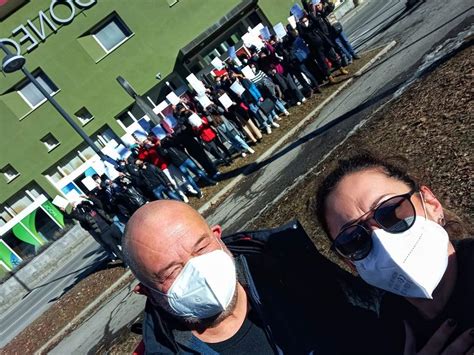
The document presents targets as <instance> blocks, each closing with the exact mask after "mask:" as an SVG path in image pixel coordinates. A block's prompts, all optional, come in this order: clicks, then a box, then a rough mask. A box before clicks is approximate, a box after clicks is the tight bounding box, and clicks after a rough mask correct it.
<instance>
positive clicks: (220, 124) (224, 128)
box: [212, 113, 255, 158]
mask: <svg viewBox="0 0 474 355" xmlns="http://www.w3.org/2000/svg"><path fill="white" fill-rule="evenodd" d="M212 124H213V125H214V127H216V130H217V131H218V132H219V133H220V134H221V135H222V136H224V137H225V138H226V139H227V140H228V141H229V143H230V144H231V145H232V146H233V147H234V148H235V150H237V151H238V152H239V153H240V154H241V155H242V157H244V158H245V157H246V155H247V153H250V154H253V153H255V151H254V150H253V149H252V148H250V146H249V145H248V144H247V142H246V141H245V140H244V138H243V136H242V135H241V133H240V132H239V131H238V130H237V128H236V127H235V126H234V125H233V124H232V123H231V122H230V121H229V120H227V119H226V118H225V117H224V116H222V115H219V114H217V113H215V114H212ZM246 152H247V153H246Z"/></svg>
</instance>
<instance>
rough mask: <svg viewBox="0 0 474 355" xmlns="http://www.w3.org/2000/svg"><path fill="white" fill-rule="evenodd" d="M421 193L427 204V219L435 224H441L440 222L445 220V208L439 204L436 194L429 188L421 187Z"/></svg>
mask: <svg viewBox="0 0 474 355" xmlns="http://www.w3.org/2000/svg"><path fill="white" fill-rule="evenodd" d="M420 192H421V195H422V198H423V201H424V202H425V208H426V214H427V217H429V218H430V219H432V220H433V221H434V222H436V223H439V221H440V220H442V219H444V213H443V206H441V202H439V200H438V199H437V198H436V196H435V195H434V193H433V192H432V191H431V190H430V189H429V188H428V187H427V186H424V185H423V186H421V187H420Z"/></svg>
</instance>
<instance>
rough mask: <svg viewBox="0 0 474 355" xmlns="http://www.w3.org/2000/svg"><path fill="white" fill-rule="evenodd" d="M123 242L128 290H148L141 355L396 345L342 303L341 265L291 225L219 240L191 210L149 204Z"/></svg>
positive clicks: (217, 230) (369, 317) (371, 317)
mask: <svg viewBox="0 0 474 355" xmlns="http://www.w3.org/2000/svg"><path fill="white" fill-rule="evenodd" d="M158 216H159V218H157V217H158ZM150 231H153V233H150ZM123 245H124V254H125V259H126V262H127V264H128V265H129V266H130V269H131V270H132V272H133V274H134V275H135V276H136V278H137V279H138V280H139V281H140V284H139V285H138V286H136V287H135V290H134V291H135V292H136V293H140V294H143V295H146V296H147V302H146V306H145V316H144V321H143V326H142V329H143V343H144V353H146V354H348V353H353V354H356V353H358V354H391V353H399V352H398V350H400V347H401V346H402V345H403V340H401V339H400V338H399V337H398V333H397V332H396V331H395V330H393V331H392V329H389V330H387V329H386V328H384V327H383V326H382V325H381V324H380V323H379V322H378V321H377V319H376V316H375V313H372V312H369V311H368V310H363V309H362V308H356V307H354V306H352V305H350V304H349V303H348V302H347V301H346V296H345V293H344V292H343V291H342V289H341V286H340V283H339V281H340V280H339V274H341V273H342V270H341V269H339V268H338V267H337V266H336V265H335V264H333V263H331V262H330V261H329V260H327V259H325V258H324V257H323V256H322V255H321V254H319V252H318V251H317V250H316V248H315V247H314V244H313V243H312V242H311V240H310V239H309V237H308V236H307V235H306V233H305V232H304V230H303V228H302V227H301V225H300V224H299V223H298V222H292V223H289V224H288V225H285V226H283V227H281V228H277V229H274V230H263V231H258V232H240V233H236V234H233V235H230V236H225V237H223V231H222V228H221V227H220V226H219V225H213V226H209V225H208V224H207V222H206V221H205V220H204V218H203V217H201V215H200V214H199V213H198V212H197V211H196V210H194V209H192V208H191V207H189V206H186V205H185V204H183V203H180V202H176V201H156V202H151V203H149V204H147V205H145V206H143V207H142V208H140V209H139V210H138V211H137V212H136V213H135V214H134V215H133V216H132V218H131V219H130V221H129V223H128V225H127V228H126V231H125V236H124V243H123ZM347 275H348V277H352V276H350V275H349V274H347ZM400 328H403V326H401V327H400ZM389 331H390V332H391V333H388V332H389ZM400 332H401V329H400ZM142 350H143V349H142Z"/></svg>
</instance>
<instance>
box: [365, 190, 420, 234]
mask: <svg viewBox="0 0 474 355" xmlns="http://www.w3.org/2000/svg"><path fill="white" fill-rule="evenodd" d="M415 215H416V213H415V207H414V206H413V203H412V202H411V201H410V197H409V196H395V197H392V198H390V199H388V200H387V201H385V202H383V203H382V204H381V205H380V206H379V207H378V208H377V209H376V210H375V212H374V218H375V220H376V221H377V223H379V224H380V226H381V227H382V228H383V229H384V230H386V231H387V232H389V233H402V232H404V231H406V230H408V229H409V228H410V227H411V226H412V225H413V223H414V222H415Z"/></svg>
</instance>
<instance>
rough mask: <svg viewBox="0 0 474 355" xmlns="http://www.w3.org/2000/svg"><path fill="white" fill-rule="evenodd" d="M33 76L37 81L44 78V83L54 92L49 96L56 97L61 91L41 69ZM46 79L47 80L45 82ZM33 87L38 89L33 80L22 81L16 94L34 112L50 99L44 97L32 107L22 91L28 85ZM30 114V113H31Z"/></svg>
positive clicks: (16, 89)
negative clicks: (41, 77)
mask: <svg viewBox="0 0 474 355" xmlns="http://www.w3.org/2000/svg"><path fill="white" fill-rule="evenodd" d="M32 75H33V76H34V77H35V79H38V77H40V76H43V81H44V82H45V83H46V84H47V85H48V86H49V88H50V89H51V90H52V92H51V93H50V94H49V95H50V96H54V95H56V94H57V93H58V92H59V91H61V89H60V88H59V87H58V86H57V85H56V84H55V83H54V81H53V80H51V78H50V77H49V76H48V75H47V74H46V73H45V72H44V71H43V70H42V69H41V68H40V69H38V70H37V71H35V72H33V73H32ZM45 79H46V80H45ZM29 84H31V85H33V86H34V87H35V89H37V88H36V86H35V85H34V84H33V83H32V82H31V80H28V79H27V80H24V81H22V82H21V83H20V84H19V85H18V86H17V87H16V88H15V91H16V93H17V94H18V95H19V96H20V97H21V98H22V100H23V101H24V102H25V103H26V104H27V105H28V106H29V107H30V111H29V112H31V111H33V110H35V109H37V108H38V107H40V106H41V105H42V104H44V103H45V102H46V101H47V100H48V99H47V98H46V97H45V96H44V95H43V93H41V95H43V99H42V100H41V101H40V102H38V103H37V104H36V105H32V103H31V102H30V101H29V100H28V99H27V98H26V96H25V95H24V94H23V93H22V92H21V90H22V89H24V88H25V87H26V86H27V85H29ZM49 84H52V85H53V87H51V86H50V85H49ZM29 112H28V113H29Z"/></svg>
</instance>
